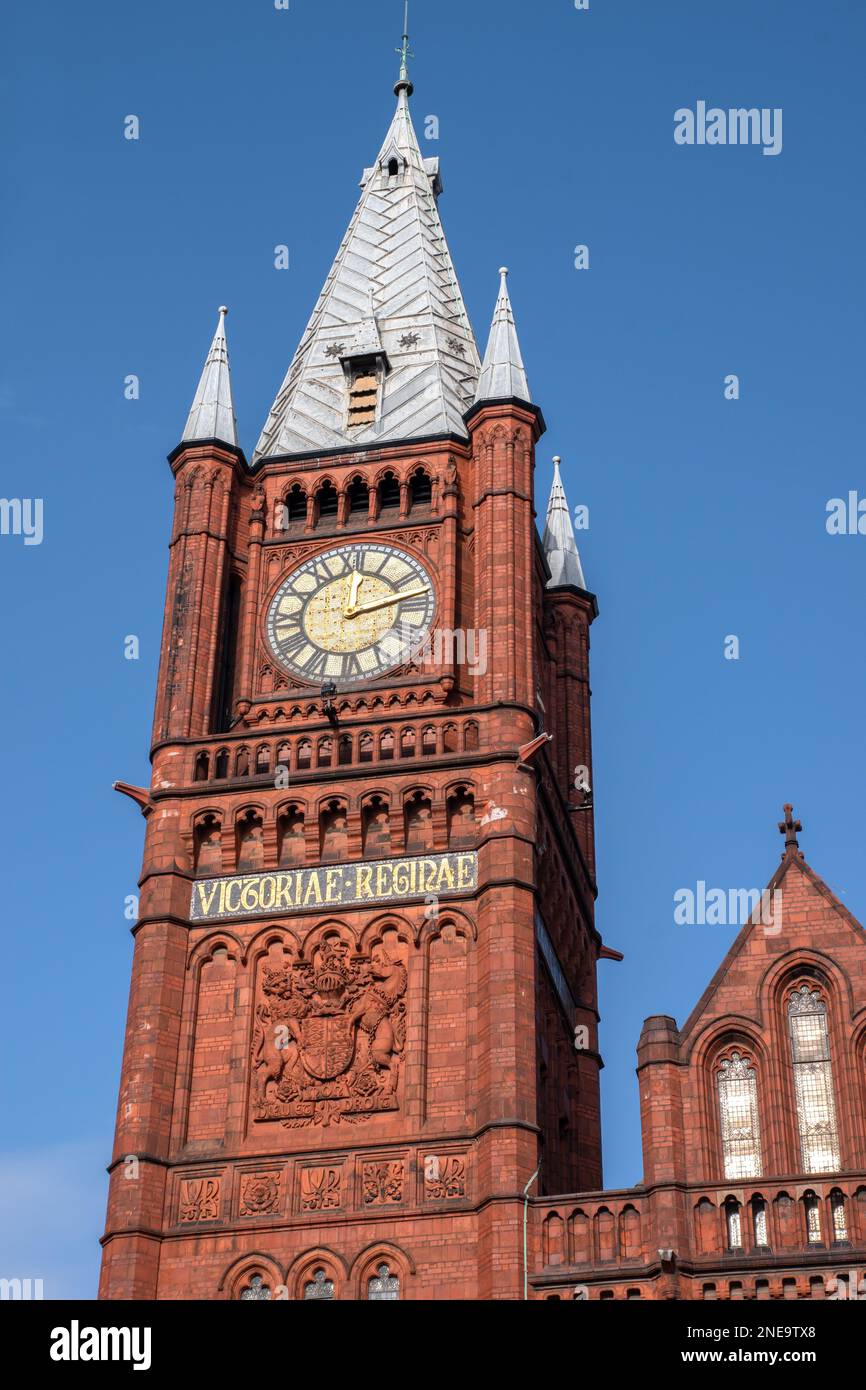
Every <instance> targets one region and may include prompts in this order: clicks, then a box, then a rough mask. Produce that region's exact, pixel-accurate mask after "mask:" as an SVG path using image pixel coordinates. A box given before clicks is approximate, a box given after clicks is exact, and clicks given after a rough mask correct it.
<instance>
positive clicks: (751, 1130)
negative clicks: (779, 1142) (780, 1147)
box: [718, 1052, 761, 1178]
mask: <svg viewBox="0 0 866 1390" xmlns="http://www.w3.org/2000/svg"><path fill="white" fill-rule="evenodd" d="M718 1088H719V1112H720V1116H721V1126H722V1155H723V1158H724V1163H725V1177H726V1178H759V1177H760V1176H761V1139H760V1131H759V1127H758V1081H757V1076H756V1074H755V1068H754V1067H753V1066H752V1065H751V1063H750V1062H749V1061H748V1060H747V1059H746V1058H745V1057H743V1055H742V1054H741V1053H740V1052H732V1053H731V1056H730V1058H729V1059H726V1060H725V1061H724V1062H721V1063H720V1064H719V1072H718Z"/></svg>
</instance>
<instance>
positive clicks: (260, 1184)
mask: <svg viewBox="0 0 866 1390" xmlns="http://www.w3.org/2000/svg"><path fill="white" fill-rule="evenodd" d="M279 1199H280V1183H279V1178H278V1177H277V1175H276V1174H274V1173H251V1174H249V1176H245V1177H244V1178H243V1179H242V1180H241V1203H240V1214H241V1216H264V1215H266V1214H267V1213H268V1212H272V1211H275V1210H276V1207H277V1204H278V1202H279Z"/></svg>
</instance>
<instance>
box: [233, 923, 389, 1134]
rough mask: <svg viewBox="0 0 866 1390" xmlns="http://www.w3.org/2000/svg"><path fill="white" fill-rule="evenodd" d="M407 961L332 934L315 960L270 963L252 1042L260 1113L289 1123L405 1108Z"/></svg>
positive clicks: (310, 1122)
mask: <svg viewBox="0 0 866 1390" xmlns="http://www.w3.org/2000/svg"><path fill="white" fill-rule="evenodd" d="M405 993H406V967H405V966H404V965H403V963H402V961H400V960H392V959H391V957H390V956H389V955H388V954H387V952H386V951H385V950H384V949H383V948H381V947H379V948H378V949H377V950H375V951H374V953H373V954H372V956H370V957H369V958H368V957H363V956H353V955H350V948H349V945H348V944H347V943H346V942H345V941H343V940H340V939H335V938H330V939H328V940H326V941H324V942H322V944H321V945H320V946H318V947H317V949H316V951H315V953H314V956H313V959H312V960H309V961H295V962H293V963H291V964H289V965H285V966H282V967H278V968H272V969H266V970H265V972H264V981H263V986H262V995H263V998H262V1000H261V1002H260V1003H259V1004H258V1006H257V1008H256V1029H255V1037H254V1040H253V1067H254V1069H255V1077H254V1085H253V1108H254V1115H255V1118H256V1119H257V1120H281V1121H282V1123H283V1124H284V1125H286V1126H287V1127H288V1128H293V1129H294V1128H301V1127H303V1126H306V1125H313V1124H321V1125H323V1126H324V1125H329V1124H331V1123H334V1124H339V1123H340V1122H341V1121H343V1120H347V1121H349V1122H351V1123H357V1122H359V1121H363V1120H367V1119H369V1118H370V1116H371V1115H373V1114H376V1113H377V1112H379V1111H383V1110H396V1109H397V1082H398V1079H399V1075H400V1065H401V1058H402V1052H403V1046H404V1042H405V1036H406V1006H405V1003H404V998H403V996H404V995H405Z"/></svg>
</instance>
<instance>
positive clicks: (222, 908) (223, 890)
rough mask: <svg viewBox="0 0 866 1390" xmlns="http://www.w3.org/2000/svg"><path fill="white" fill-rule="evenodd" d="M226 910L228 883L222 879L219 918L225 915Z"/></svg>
mask: <svg viewBox="0 0 866 1390" xmlns="http://www.w3.org/2000/svg"><path fill="white" fill-rule="evenodd" d="M225 910H226V881H225V879H224V878H221V879H220V905H219V913H218V916H220V917H221V916H222V915H223V913H224V912H225Z"/></svg>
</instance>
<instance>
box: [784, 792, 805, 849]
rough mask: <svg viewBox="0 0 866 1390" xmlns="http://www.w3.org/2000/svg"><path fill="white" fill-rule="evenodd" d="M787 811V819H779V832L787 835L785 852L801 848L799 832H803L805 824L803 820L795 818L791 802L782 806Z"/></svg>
mask: <svg viewBox="0 0 866 1390" xmlns="http://www.w3.org/2000/svg"><path fill="white" fill-rule="evenodd" d="M782 810H783V811H784V812H785V819H784V820H780V821H779V833H780V834H781V835H784V837H785V853H786V854H787V853H788V852H789V851H791V850H799V848H800V842H799V840H798V839H797V836H798V834H800V833H802V830H803V825H802V822H801V821H798V820H795V819H794V808H793V806H791V805H790V803H789V802H786V803H785V805H784V806H783V807H782Z"/></svg>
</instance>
